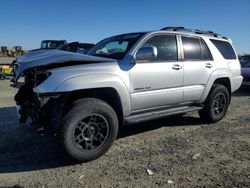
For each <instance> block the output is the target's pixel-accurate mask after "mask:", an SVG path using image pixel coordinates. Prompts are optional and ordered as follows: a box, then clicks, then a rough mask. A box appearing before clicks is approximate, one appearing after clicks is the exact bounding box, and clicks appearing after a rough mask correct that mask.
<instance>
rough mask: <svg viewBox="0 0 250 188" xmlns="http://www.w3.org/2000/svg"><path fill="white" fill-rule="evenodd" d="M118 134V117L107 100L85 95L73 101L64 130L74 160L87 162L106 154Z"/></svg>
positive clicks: (65, 146) (65, 142)
mask: <svg viewBox="0 0 250 188" xmlns="http://www.w3.org/2000/svg"><path fill="white" fill-rule="evenodd" d="M117 133H118V118H117V115H116V113H115V111H114V110H113V108H112V107H111V106H110V105H109V104H107V103H106V102H104V101H102V100H99V99H95V98H85V99H80V100H77V101H75V102H74V103H73V107H72V109H71V110H70V111H69V113H68V115H67V116H66V119H65V123H64V125H63V129H62V142H63V146H64V148H65V150H66V151H67V152H68V153H69V154H70V156H71V157H73V158H74V159H76V160H78V161H81V162H86V161H91V160H94V159H96V158H98V157H100V156H101V155H103V154H104V153H105V152H106V151H108V149H109V148H110V147H111V146H112V144H113V142H114V140H115V139H116V136H117Z"/></svg>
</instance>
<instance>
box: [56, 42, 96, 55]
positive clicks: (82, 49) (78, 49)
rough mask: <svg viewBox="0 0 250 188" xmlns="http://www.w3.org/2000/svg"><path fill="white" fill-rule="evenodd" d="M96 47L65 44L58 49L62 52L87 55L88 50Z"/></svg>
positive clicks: (81, 44)
mask: <svg viewBox="0 0 250 188" xmlns="http://www.w3.org/2000/svg"><path fill="white" fill-rule="evenodd" d="M94 46H95V44H92V43H79V42H71V43H67V44H63V45H61V46H59V47H58V48H57V49H58V50H62V51H67V52H74V53H80V54H86V53H87V52H88V50H89V49H91V48H92V47H94Z"/></svg>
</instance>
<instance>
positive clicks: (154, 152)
mask: <svg viewBox="0 0 250 188" xmlns="http://www.w3.org/2000/svg"><path fill="white" fill-rule="evenodd" d="M15 92H16V91H15V89H13V88H11V87H9V81H0V151H1V152H0V187H217V186H222V187H250V90H240V91H238V92H237V93H235V94H234V95H233V97H232V103H231V106H230V108H229V112H228V115H227V116H226V118H224V119H223V120H222V121H221V122H219V123H217V124H211V125H208V124H202V123H201V121H200V120H199V118H198V115H197V113H189V114H186V115H185V116H184V117H181V118H173V117H172V118H165V119H162V120H158V121H151V122H148V123H143V124H136V125H131V126H128V127H126V128H125V130H124V132H123V134H122V135H120V136H119V138H118V139H117V140H116V142H115V144H114V145H113V147H112V148H111V149H110V150H109V152H108V153H107V154H106V155H105V156H103V157H101V158H100V159H97V160H95V161H92V162H89V163H85V164H76V163H74V162H73V161H72V160H70V159H69V158H68V156H67V155H66V154H65V153H64V152H63V151H62V150H61V148H60V145H59V144H58V140H57V138H56V137H52V136H49V135H40V134H38V133H35V132H34V131H33V130H32V129H31V128H29V127H20V126H19V125H18V120H17V117H16V113H15V107H14V102H13V96H14V94H15ZM147 169H150V170H151V171H152V172H153V175H149V174H148V173H147ZM169 180H171V181H172V184H171V182H170V181H169Z"/></svg>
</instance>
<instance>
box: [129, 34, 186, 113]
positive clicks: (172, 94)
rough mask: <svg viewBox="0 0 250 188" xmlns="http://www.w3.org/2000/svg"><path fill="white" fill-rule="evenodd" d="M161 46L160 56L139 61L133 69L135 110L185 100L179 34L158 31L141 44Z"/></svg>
mask: <svg viewBox="0 0 250 188" xmlns="http://www.w3.org/2000/svg"><path fill="white" fill-rule="evenodd" d="M146 46H154V47H156V48H157V57H156V58H155V59H154V60H152V61H149V62H136V64H135V66H134V67H133V68H132V69H131V70H130V83H131V89H130V92H131V104H132V111H140V110H146V109H152V108H158V107H165V106H168V105H172V104H178V103H180V102H182V100H183V89H182V85H183V62H179V61H178V52H177V41H176V36H175V35H165V34H161V35H154V36H151V37H149V39H148V40H146V42H145V43H144V44H143V45H142V46H141V47H146Z"/></svg>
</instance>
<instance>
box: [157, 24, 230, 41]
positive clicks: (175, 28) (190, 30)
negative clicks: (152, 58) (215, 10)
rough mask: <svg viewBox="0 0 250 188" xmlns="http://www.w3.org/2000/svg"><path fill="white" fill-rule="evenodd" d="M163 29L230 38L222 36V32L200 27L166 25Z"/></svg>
mask: <svg viewBox="0 0 250 188" xmlns="http://www.w3.org/2000/svg"><path fill="white" fill-rule="evenodd" d="M161 30H164V31H185V32H190V33H195V34H205V35H210V36H213V37H221V38H224V39H228V38H226V37H222V36H221V35H220V34H218V33H214V32H213V31H203V30H199V29H187V28H185V27H180V26H179V27H172V26H170V27H164V28H162V29H161Z"/></svg>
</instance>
